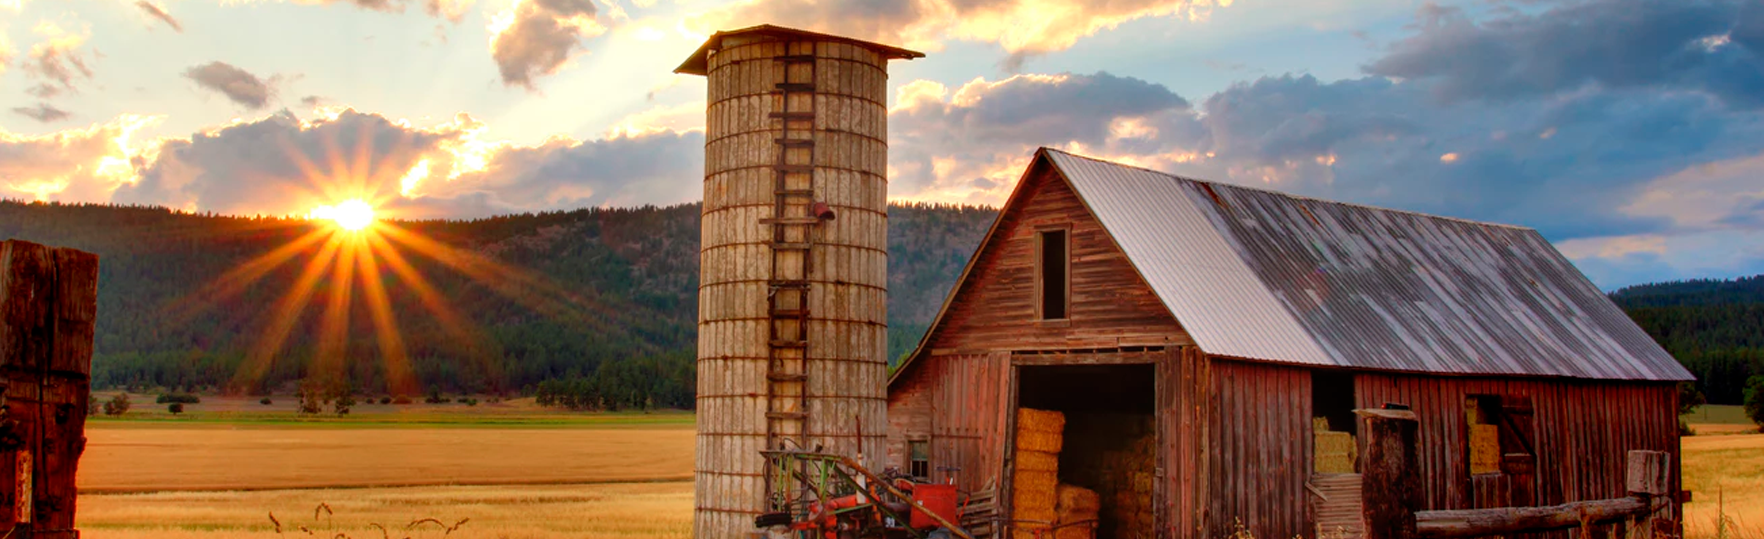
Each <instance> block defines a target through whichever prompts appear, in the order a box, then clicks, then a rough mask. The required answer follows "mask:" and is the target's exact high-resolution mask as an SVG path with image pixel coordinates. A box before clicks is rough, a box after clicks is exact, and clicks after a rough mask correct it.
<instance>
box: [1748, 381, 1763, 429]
mask: <svg viewBox="0 0 1764 539" xmlns="http://www.w3.org/2000/svg"><path fill="white" fill-rule="evenodd" d="M1746 417H1748V418H1751V420H1752V422H1753V423H1756V424H1758V428H1759V430H1764V374H1759V375H1754V376H1752V377H1751V378H1747V379H1746Z"/></svg>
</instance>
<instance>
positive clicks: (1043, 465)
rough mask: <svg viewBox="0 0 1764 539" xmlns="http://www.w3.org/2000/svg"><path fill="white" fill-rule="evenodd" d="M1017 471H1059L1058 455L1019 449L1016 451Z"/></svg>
mask: <svg viewBox="0 0 1764 539" xmlns="http://www.w3.org/2000/svg"><path fill="white" fill-rule="evenodd" d="M1017 469H1018V470H1027V471H1037V472H1057V471H1059V469H1060V454H1059V453H1049V452H1046V451H1033V450H1027V449H1019V450H1017Z"/></svg>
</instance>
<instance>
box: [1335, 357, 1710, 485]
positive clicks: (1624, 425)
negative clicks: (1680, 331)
mask: <svg viewBox="0 0 1764 539" xmlns="http://www.w3.org/2000/svg"><path fill="white" fill-rule="evenodd" d="M1354 385H1355V387H1356V391H1355V393H1356V399H1357V400H1358V402H1359V406H1361V407H1377V406H1383V405H1384V404H1385V403H1402V404H1408V405H1409V406H1411V407H1412V408H1414V410H1415V414H1416V415H1417V416H1418V417H1419V419H1420V421H1421V425H1420V427H1421V431H1420V440H1419V442H1420V448H1419V449H1420V452H1421V476H1422V477H1423V478H1425V481H1424V482H1423V483H1424V485H1423V490H1424V500H1423V501H1424V508H1425V509H1427V510H1434V509H1469V508H1473V507H1474V505H1475V504H1476V499H1477V497H1478V496H1477V495H1476V493H1475V492H1474V489H1473V488H1472V486H1471V485H1472V483H1473V481H1472V479H1471V476H1470V473H1469V470H1468V466H1469V463H1468V460H1467V458H1466V457H1465V448H1464V444H1466V443H1467V441H1466V440H1468V436H1467V434H1466V431H1465V429H1466V426H1465V423H1466V421H1467V418H1466V415H1465V412H1464V399H1465V397H1466V396H1469V395H1500V396H1512V397H1527V398H1529V399H1530V401H1531V407H1532V410H1533V411H1532V422H1533V431H1534V434H1533V436H1535V441H1536V445H1537V447H1536V448H1535V453H1536V456H1537V463H1536V472H1535V478H1536V484H1535V485H1534V486H1533V492H1535V493H1536V496H1537V498H1538V499H1537V502H1536V504H1537V505H1555V504H1561V503H1567V502H1571V501H1581V500H1596V499H1603V498H1616V497H1621V496H1624V495H1625V493H1624V469H1625V466H1626V465H1627V460H1626V458H1627V457H1626V455H1627V452H1628V451H1630V450H1632V449H1643V450H1650V451H1665V452H1667V453H1669V454H1670V455H1671V460H1672V477H1673V479H1674V482H1673V485H1672V490H1673V491H1677V490H1678V489H1680V488H1682V487H1681V486H1680V485H1681V484H1682V482H1681V480H1680V477H1679V472H1680V460H1679V444H1678V417H1677V414H1678V405H1677V399H1678V393H1677V389H1676V387H1675V386H1674V385H1673V384H1670V383H1638V382H1609V381H1576V380H1525V379H1488V378H1445V377H1432V376H1406V375H1395V374H1361V375H1358V376H1356V377H1355V382H1354ZM1485 482H1488V481H1486V480H1485ZM1673 514H1675V515H1676V514H1678V513H1677V509H1676V508H1674V510H1673Z"/></svg>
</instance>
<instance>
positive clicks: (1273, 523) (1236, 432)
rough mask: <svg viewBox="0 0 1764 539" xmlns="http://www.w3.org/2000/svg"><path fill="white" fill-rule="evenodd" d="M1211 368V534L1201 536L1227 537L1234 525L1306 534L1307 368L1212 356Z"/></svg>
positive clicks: (1263, 533) (1262, 532) (1270, 533)
mask: <svg viewBox="0 0 1764 539" xmlns="http://www.w3.org/2000/svg"><path fill="white" fill-rule="evenodd" d="M1211 371H1212V372H1211V376H1210V377H1211V379H1212V382H1213V389H1212V390H1213V397H1212V403H1211V406H1213V414H1212V421H1211V425H1210V426H1209V427H1208V428H1209V430H1210V434H1211V435H1210V436H1209V437H1208V444H1209V447H1210V451H1209V452H1210V453H1211V455H1210V459H1211V462H1210V466H1209V468H1210V471H1209V473H1208V475H1209V477H1208V480H1209V483H1210V489H1211V491H1212V492H1211V496H1209V498H1210V500H1209V501H1210V502H1211V505H1210V507H1209V509H1208V514H1207V515H1206V516H1205V517H1204V518H1205V519H1206V521H1205V523H1206V525H1207V526H1208V527H1209V528H1211V533H1208V534H1206V535H1204V537H1208V538H1212V537H1225V536H1229V535H1231V533H1232V531H1233V530H1234V529H1235V526H1236V524H1237V523H1242V525H1243V527H1244V528H1245V529H1247V530H1249V531H1250V532H1251V533H1253V534H1255V536H1256V537H1296V536H1299V535H1308V534H1309V533H1310V531H1311V530H1312V526H1311V523H1310V519H1311V517H1310V511H1309V508H1308V504H1307V503H1306V500H1305V497H1306V496H1308V495H1309V494H1307V490H1306V489H1305V482H1306V480H1308V479H1309V478H1310V476H1311V442H1312V440H1311V417H1310V415H1311V414H1310V411H1311V371H1310V370H1308V369H1302V368H1295V367H1285V366H1280V365H1274V364H1268V363H1246V362H1240V361H1226V360H1221V359H1217V358H1214V359H1213V360H1212V361H1211ZM1177 537H1183V536H1181V535H1178V536H1177ZM1187 537H1202V536H1194V535H1189V536H1187Z"/></svg>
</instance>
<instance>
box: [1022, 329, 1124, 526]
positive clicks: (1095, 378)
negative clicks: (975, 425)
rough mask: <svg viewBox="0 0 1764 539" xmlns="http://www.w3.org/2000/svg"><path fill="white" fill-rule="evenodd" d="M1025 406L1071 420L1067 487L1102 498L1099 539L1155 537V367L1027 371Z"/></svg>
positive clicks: (1064, 467)
mask: <svg viewBox="0 0 1764 539" xmlns="http://www.w3.org/2000/svg"><path fill="white" fill-rule="evenodd" d="M1019 372H1020V377H1019V383H1020V385H1019V386H1018V393H1017V401H1018V404H1019V405H1020V406H1022V407H1025V408H1035V409H1039V410H1054V411H1058V412H1061V413H1064V414H1065V416H1066V428H1065V434H1064V444H1063V445H1062V448H1061V450H1060V456H1059V479H1060V482H1061V483H1066V484H1071V485H1076V486H1080V487H1084V488H1087V489H1090V490H1092V491H1095V492H1096V493H1097V495H1098V497H1099V498H1101V502H1102V503H1101V505H1102V508H1101V510H1100V511H1099V512H1098V513H1099V514H1098V518H1097V529H1096V531H1097V534H1096V537H1097V538H1098V539H1115V538H1121V539H1128V538H1138V537H1152V536H1153V535H1154V531H1155V526H1156V520H1155V519H1154V518H1153V510H1154V505H1153V485H1154V484H1155V480H1154V478H1153V477H1154V473H1155V469H1156V467H1157V464H1156V459H1157V430H1156V428H1155V423H1154V422H1153V421H1154V418H1155V417H1156V400H1155V397H1156V395H1155V391H1156V385H1155V382H1156V378H1157V373H1156V371H1155V370H1153V368H1152V365H1150V364H1135V365H1060V366H1034V367H1022V368H1021V370H1020V371H1019Z"/></svg>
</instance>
